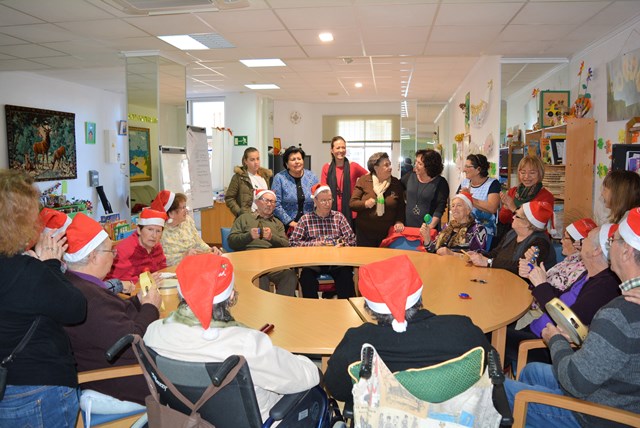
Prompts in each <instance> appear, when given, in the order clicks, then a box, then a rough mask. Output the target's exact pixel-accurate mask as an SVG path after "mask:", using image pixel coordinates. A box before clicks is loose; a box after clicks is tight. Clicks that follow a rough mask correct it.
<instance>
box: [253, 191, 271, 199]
mask: <svg viewBox="0 0 640 428" xmlns="http://www.w3.org/2000/svg"><path fill="white" fill-rule="evenodd" d="M267 193H269V194H271V195H273V197H274V198H275V197H276V194H275V193H274V192H273V190H269V189H256V191H255V194H254V196H253V199H254V200H255V199H260V198H261V197H263V196H264V195H266V194H267Z"/></svg>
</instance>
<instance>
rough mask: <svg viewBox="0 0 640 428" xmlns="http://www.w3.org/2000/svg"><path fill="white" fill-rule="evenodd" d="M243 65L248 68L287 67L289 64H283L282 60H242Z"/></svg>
mask: <svg viewBox="0 0 640 428" xmlns="http://www.w3.org/2000/svg"><path fill="white" fill-rule="evenodd" d="M240 62H241V63H243V64H244V65H246V66H247V67H286V66H287V64H285V63H284V62H282V60H281V59H278V58H271V59H241V60H240Z"/></svg>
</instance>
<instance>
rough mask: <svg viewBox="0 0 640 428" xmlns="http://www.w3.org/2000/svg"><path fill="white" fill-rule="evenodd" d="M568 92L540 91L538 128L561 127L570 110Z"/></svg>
mask: <svg viewBox="0 0 640 428" xmlns="http://www.w3.org/2000/svg"><path fill="white" fill-rule="evenodd" d="M569 98H570V92H569V91H540V109H539V112H540V127H541V128H548V127H550V126H557V125H562V124H563V123H564V116H565V114H567V113H569V109H570V108H571V103H570V99H569Z"/></svg>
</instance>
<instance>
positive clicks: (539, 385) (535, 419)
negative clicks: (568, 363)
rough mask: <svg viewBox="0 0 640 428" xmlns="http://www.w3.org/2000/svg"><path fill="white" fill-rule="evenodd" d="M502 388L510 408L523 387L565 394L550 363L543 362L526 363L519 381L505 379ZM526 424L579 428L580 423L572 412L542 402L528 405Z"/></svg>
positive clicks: (530, 425) (528, 425)
mask: <svg viewBox="0 0 640 428" xmlns="http://www.w3.org/2000/svg"><path fill="white" fill-rule="evenodd" d="M504 389H505V392H506V393H507V400H509V406H511V409H513V402H514V400H515V396H516V394H517V393H518V392H520V391H522V390H524V389H529V390H533V391H542V392H549V393H551V394H556V395H566V394H565V393H564V391H562V389H561V388H560V385H559V384H558V380H557V379H556V377H555V376H554V374H553V370H552V366H551V364H544V363H529V364H527V365H526V366H525V367H524V369H523V370H522V373H521V374H520V381H519V382H516V381H515V380H511V379H505V382H504ZM526 426H527V427H547V428H551V427H562V428H580V424H579V423H578V421H577V420H576V418H575V416H573V412H571V411H570V410H566V409H561V408H558V407H553V406H545V405H544V404H529V405H528V407H527V425H526Z"/></svg>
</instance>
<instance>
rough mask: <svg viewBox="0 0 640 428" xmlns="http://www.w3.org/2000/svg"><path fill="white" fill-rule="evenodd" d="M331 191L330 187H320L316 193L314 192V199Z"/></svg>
mask: <svg viewBox="0 0 640 428" xmlns="http://www.w3.org/2000/svg"><path fill="white" fill-rule="evenodd" d="M327 190H328V191H331V188H330V187H329V186H325V185H322V186H318V188H317V189H316V191H315V192H313V197H314V198H315V197H316V196H318V194H320V193H321V192H326V191H327Z"/></svg>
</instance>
